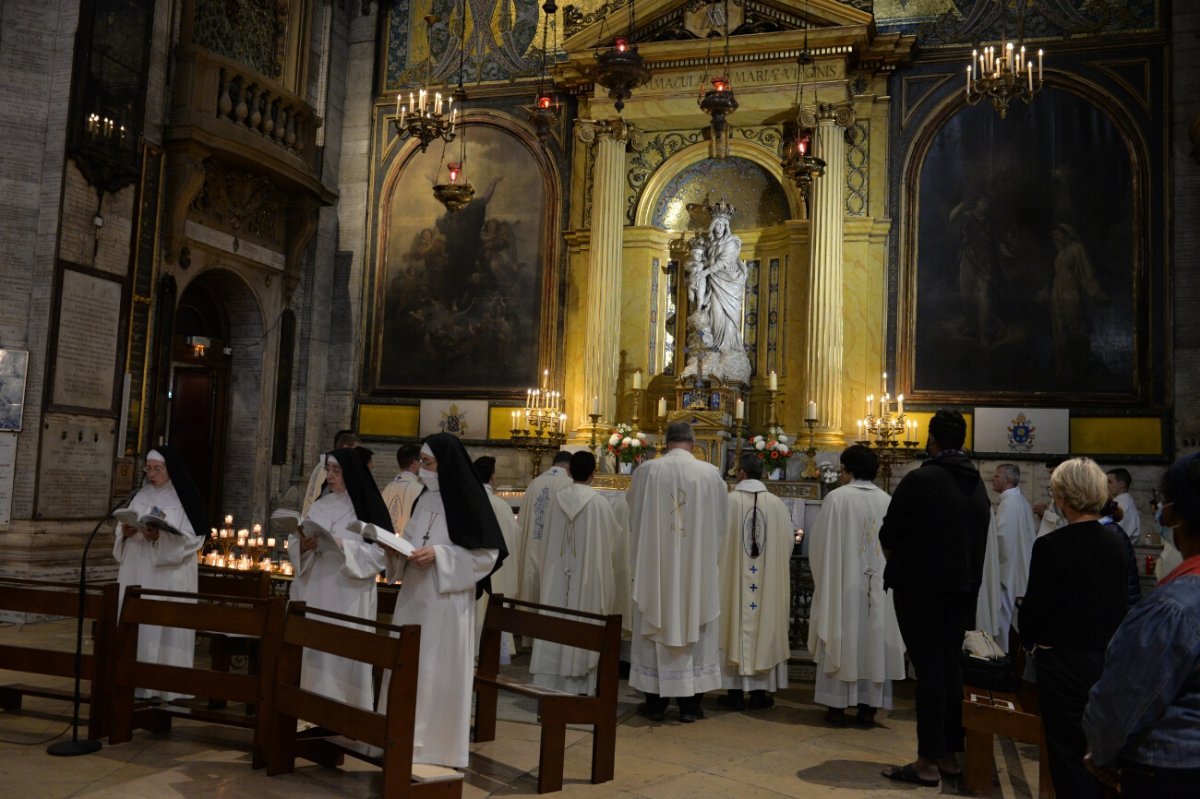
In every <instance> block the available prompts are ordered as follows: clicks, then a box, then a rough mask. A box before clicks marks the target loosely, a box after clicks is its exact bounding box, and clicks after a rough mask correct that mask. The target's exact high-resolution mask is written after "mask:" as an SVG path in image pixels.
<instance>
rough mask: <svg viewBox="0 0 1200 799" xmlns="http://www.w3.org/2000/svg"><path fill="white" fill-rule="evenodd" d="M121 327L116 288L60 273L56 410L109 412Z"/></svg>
mask: <svg viewBox="0 0 1200 799" xmlns="http://www.w3.org/2000/svg"><path fill="white" fill-rule="evenodd" d="M120 322H121V284H120V283H117V282H114V281H112V280H106V279H104V278H101V277H94V276H92V275H87V274H84V273H83V272H77V271H75V270H74V269H64V270H63V279H62V293H61V296H60V298H59V305H58V348H57V352H56V353H55V364H54V404H55V405H67V406H70V407H72V408H95V409H96V410H102V411H111V410H112V409H113V388H114V386H115V381H116V372H117V347H118V346H119V340H118V335H117V333H118V328H119V325H120ZM110 465H111V464H110Z"/></svg>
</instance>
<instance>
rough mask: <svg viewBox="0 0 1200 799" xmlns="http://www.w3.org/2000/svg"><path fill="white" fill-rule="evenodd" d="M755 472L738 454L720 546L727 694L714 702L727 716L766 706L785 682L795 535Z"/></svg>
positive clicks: (749, 456) (749, 458)
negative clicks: (738, 465)
mask: <svg viewBox="0 0 1200 799" xmlns="http://www.w3.org/2000/svg"><path fill="white" fill-rule="evenodd" d="M762 472H763V461H762V459H761V458H759V457H758V455H757V454H756V453H746V454H744V455H743V456H742V460H741V464H740V467H739V469H738V480H739V482H738V484H737V485H736V486H734V487H733V492H732V493H730V495H729V521H728V525H727V526H726V528H725V540H724V541H723V542H722V543H721V560H720V574H721V672H722V680H721V683H722V685H723V687H724V688H725V689H726V691H727V692H728V693H727V694H726V695H725V696H724V697H722V698H721V699H719V700H717V701H718V702H719V704H721V705H722V706H724V707H728V708H730V709H733V710H742V709H743V708H745V707H749V708H750V709H751V710H760V709H763V708H768V707H771V706H772V705H774V704H775V700H774V699H773V698H772V697H771V694H772V693H774V692H775V691H777V690H779V689H780V688H787V684H788V683H787V661H788V657H789V655H790V654H791V648H790V646H789V645H788V617H789V615H790V611H791V600H792V577H791V569H790V561H791V557H792V547H793V546H794V545H795V541H796V539H795V530H794V529H793V526H792V515H791V513H790V512H788V509H787V506H786V505H784V504H783V501H782V500H781V499H779V497H777V496H775V495H774V494H772V493H771V492H769V491H767V487H766V486H765V485H763V483H762ZM747 691H748V692H749V693H750V700H749V702H748V703H747V702H746V696H745V695H746V692H747Z"/></svg>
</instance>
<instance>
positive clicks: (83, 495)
mask: <svg viewBox="0 0 1200 799" xmlns="http://www.w3.org/2000/svg"><path fill="white" fill-rule="evenodd" d="M42 423H43V435H42V453H41V458H40V459H39V474H38V487H37V515H36V518H38V519H95V518H99V517H100V516H103V515H104V514H105V513H106V512H107V511H108V503H109V496H110V493H111V488H112V476H113V447H114V446H115V442H116V437H117V421H116V420H115V419H97V418H95V417H93V416H78V415H74V414H59V413H52V414H51V413H48V414H46V416H45V417H44V418H43V420H42Z"/></svg>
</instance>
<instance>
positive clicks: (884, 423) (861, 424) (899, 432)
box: [855, 375, 918, 490]
mask: <svg viewBox="0 0 1200 799" xmlns="http://www.w3.org/2000/svg"><path fill="white" fill-rule="evenodd" d="M885 378H886V375H885ZM874 403H875V398H874V396H872V395H868V396H867V415H866V417H865V418H863V419H859V420H858V441H856V442H855V443H857V444H861V445H863V446H864V447H870V448H871V450H872V451H874V452H875V455H876V456H877V457H878V458H879V472H880V474H882V475H883V481H884V488H885V489H888V490H890V488H891V483H892V467H893V466H895V465H897V464H901V463H907V462H908V461H910V460H912V459H913V457H914V456H915V455H916V454H917V446H918V442H917V440H916V432H917V423H916V422H915V421H913V420H911V419H907V418H905V415H904V395H903V394H901V395H899V396H898V397H896V399H895V400H892V397H891V395H890V394H887V393H885V394H884V395H883V396H882V397H880V398H879V415H878V416H876V415H875V404H874ZM893 404H894V409H893ZM901 438H903V440H901Z"/></svg>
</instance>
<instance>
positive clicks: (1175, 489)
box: [1083, 454, 1200, 799]
mask: <svg viewBox="0 0 1200 799" xmlns="http://www.w3.org/2000/svg"><path fill="white" fill-rule="evenodd" d="M1162 492H1163V495H1164V496H1163V503H1162V505H1161V506H1160V507H1159V509H1158V511H1157V513H1156V514H1155V521H1156V522H1158V523H1159V525H1160V526H1162V527H1164V528H1166V529H1168V530H1170V532H1171V535H1172V538H1173V540H1174V542H1175V545H1176V547H1177V548H1178V550H1179V552H1180V554H1181V556H1182V558H1183V560H1182V562H1181V563H1180V564H1179V565H1178V566H1176V567H1175V568H1174V569H1173V570H1172V571H1171V572H1170V573H1169V574H1167V575H1166V577H1164V578H1163V579H1162V580H1161V581H1160V582H1159V584H1158V586H1157V587H1156V588H1155V589H1154V590H1153V591H1151V592H1150V593H1149V594H1148V595H1146V596H1145V597H1143V598H1142V600H1141V601H1140V602H1139V603H1138V604H1137V605H1136V606H1135V607H1134V608H1133V609H1131V610H1130V611H1129V615H1127V616H1126V617H1125V620H1124V621H1123V622H1122V623H1121V626H1120V627H1118V628H1117V631H1116V633H1115V634H1114V635H1113V637H1112V641H1111V643H1110V644H1109V646H1108V651H1107V653H1106V655H1105V659H1104V671H1103V673H1101V675H1100V679H1099V680H1097V681H1096V684H1095V685H1094V686H1093V687H1092V689H1091V692H1090V694H1089V696H1088V703H1087V708H1086V710H1085V711H1084V713H1083V729H1084V732H1085V733H1086V735H1087V742H1088V746H1089V749H1090V751H1089V753H1088V758H1087V761H1086V762H1087V763H1088V764H1090V765H1091V767H1092V768H1093V769H1094V770H1095V771H1096V772H1097V773H1098V774H1099V775H1100V776H1101V778H1102V779H1103V780H1105V781H1107V782H1110V783H1113V782H1119V784H1120V791H1121V796H1122V797H1123V799H1149V798H1150V797H1175V796H1181V797H1182V796H1200V454H1193V455H1188V456H1185V457H1183V458H1180V459H1179V460H1177V461H1176V462H1175V464H1174V465H1173V466H1172V467H1171V468H1170V469H1169V470H1168V471H1167V474H1166V475H1165V476H1164V478H1163V484H1162Z"/></svg>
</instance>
